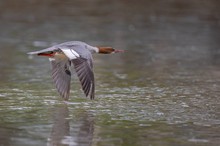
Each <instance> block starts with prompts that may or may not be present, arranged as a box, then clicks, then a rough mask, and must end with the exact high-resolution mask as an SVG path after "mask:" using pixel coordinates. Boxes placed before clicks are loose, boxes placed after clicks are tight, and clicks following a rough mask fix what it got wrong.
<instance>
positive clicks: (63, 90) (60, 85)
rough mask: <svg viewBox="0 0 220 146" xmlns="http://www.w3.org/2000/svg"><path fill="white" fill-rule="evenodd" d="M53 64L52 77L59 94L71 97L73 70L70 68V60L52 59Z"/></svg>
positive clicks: (66, 97) (65, 97)
mask: <svg viewBox="0 0 220 146" xmlns="http://www.w3.org/2000/svg"><path fill="white" fill-rule="evenodd" d="M50 61H51V65H52V79H53V81H54V83H55V85H56V88H57V90H58V92H59V94H60V95H61V96H62V97H63V98H64V99H68V98H69V93H70V80H71V72H70V70H69V66H70V65H69V64H70V62H69V61H68V60H62V61H61V60H55V59H53V58H52V59H50Z"/></svg>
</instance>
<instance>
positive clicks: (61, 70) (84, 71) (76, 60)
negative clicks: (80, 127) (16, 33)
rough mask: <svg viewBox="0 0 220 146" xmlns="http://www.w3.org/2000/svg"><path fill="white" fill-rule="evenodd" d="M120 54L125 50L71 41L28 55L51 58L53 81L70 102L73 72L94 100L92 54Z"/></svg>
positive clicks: (87, 94)
mask: <svg viewBox="0 0 220 146" xmlns="http://www.w3.org/2000/svg"><path fill="white" fill-rule="evenodd" d="M120 52H124V50H118V49H114V48H113V47H94V46H91V45H88V44H87V43H85V42H82V41H69V42H65V43H61V44H57V45H54V46H52V47H49V48H46V49H43V50H39V51H34V52H28V53H27V54H29V55H38V56H45V57H49V61H50V62H51V66H52V80H53V82H54V83H55V86H56V88H57V91H58V93H59V94H60V96H61V97H62V98H63V99H64V100H68V99H69V96H70V82H71V76H72V72H73V71H75V72H76V75H77V76H78V78H79V81H80V83H81V86H82V90H83V91H84V94H85V95H86V97H89V98H90V99H94V98H95V79H94V73H93V57H92V54H94V53H100V54H113V53H120Z"/></svg>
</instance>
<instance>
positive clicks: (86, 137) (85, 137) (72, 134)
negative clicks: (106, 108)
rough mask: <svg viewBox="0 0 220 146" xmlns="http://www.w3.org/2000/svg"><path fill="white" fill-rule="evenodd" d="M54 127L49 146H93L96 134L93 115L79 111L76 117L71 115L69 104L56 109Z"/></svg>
mask: <svg viewBox="0 0 220 146" xmlns="http://www.w3.org/2000/svg"><path fill="white" fill-rule="evenodd" d="M53 116H54V119H53V127H52V131H51V135H50V138H49V142H48V146H67V145H68V146H70V145H82V146H91V145H92V138H93V132H94V122H93V117H92V115H89V114H88V113H87V112H86V111H83V112H82V111H79V112H77V114H76V115H75V116H70V115H69V108H68V104H67V103H65V104H62V105H59V106H57V107H56V108H55V109H54V113H53Z"/></svg>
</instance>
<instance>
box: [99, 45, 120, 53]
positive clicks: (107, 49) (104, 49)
mask: <svg viewBox="0 0 220 146" xmlns="http://www.w3.org/2000/svg"><path fill="white" fill-rule="evenodd" d="M97 48H98V53H100V54H111V53H120V52H124V50H117V49H114V48H112V47H97Z"/></svg>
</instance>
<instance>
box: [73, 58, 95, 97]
mask: <svg viewBox="0 0 220 146" xmlns="http://www.w3.org/2000/svg"><path fill="white" fill-rule="evenodd" d="M72 63H73V64H74V68H75V70H76V73H77V75H78V77H79V80H80V82H81V85H82V89H83V91H84V93H85V94H86V96H87V97H88V96H90V99H94V94H95V83H94V74H93V71H92V68H91V67H90V65H89V64H88V61H87V60H86V59H84V58H77V59H74V60H72Z"/></svg>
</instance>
